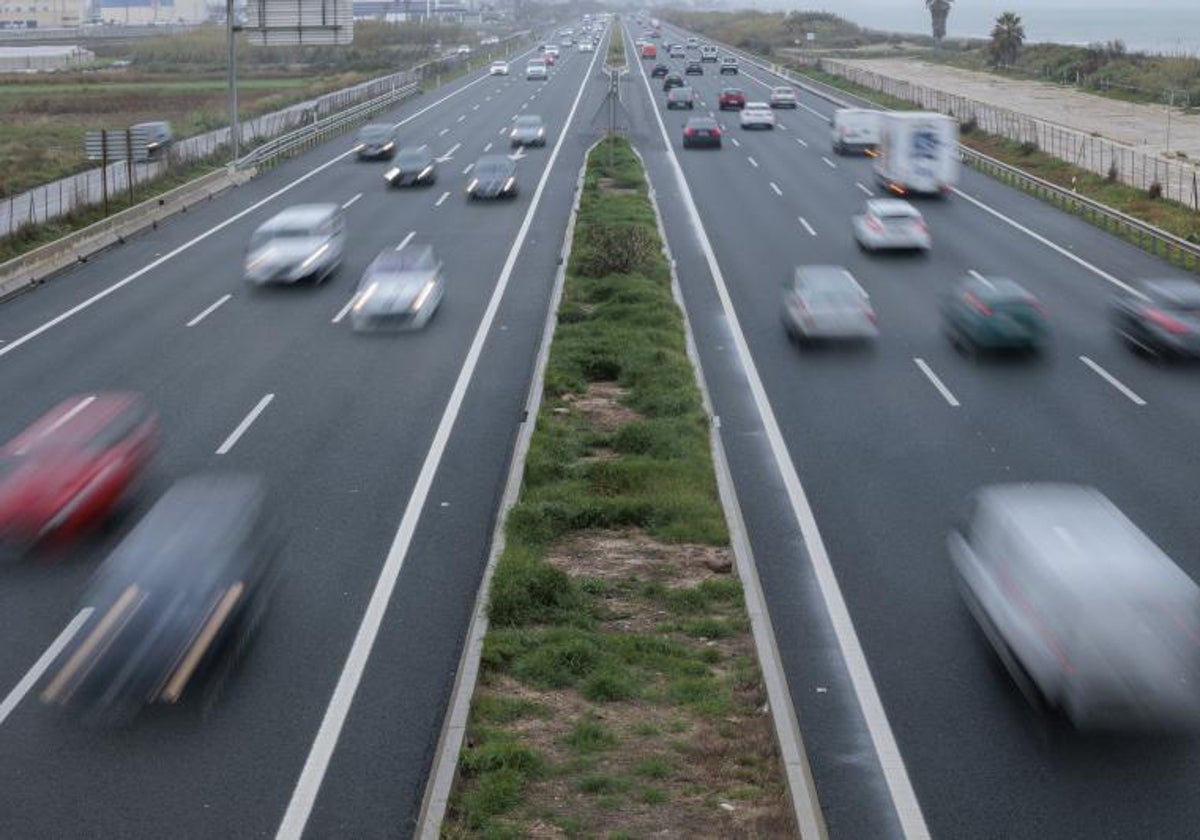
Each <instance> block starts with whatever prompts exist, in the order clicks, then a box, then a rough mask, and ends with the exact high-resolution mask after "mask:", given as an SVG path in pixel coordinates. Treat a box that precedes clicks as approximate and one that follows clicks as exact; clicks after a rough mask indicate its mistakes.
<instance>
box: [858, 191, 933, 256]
mask: <svg viewBox="0 0 1200 840" xmlns="http://www.w3.org/2000/svg"><path fill="white" fill-rule="evenodd" d="M851 225H852V227H853V228H854V239H855V241H856V242H858V245H859V247H860V248H863V249H865V250H867V251H890V250H918V251H928V250H929V249H930V248H931V247H933V241H932V240H931V238H930V236H929V228H928V227H927V226H926V225H925V219H924V217H922V216H921V213H920V211H919V210H917V208H915V207H913V206H912V205H911V204H909V203H908V202H907V201H904V200H902V199H899V198H871V199H868V200H867V202H866V204H865V205H864V206H863V212H861V213H858V214H856V215H855V216H854V217H853V219H851Z"/></svg>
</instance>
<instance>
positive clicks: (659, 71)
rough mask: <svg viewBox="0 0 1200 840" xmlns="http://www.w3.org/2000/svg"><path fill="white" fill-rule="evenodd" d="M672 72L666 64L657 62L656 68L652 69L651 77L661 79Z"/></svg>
mask: <svg viewBox="0 0 1200 840" xmlns="http://www.w3.org/2000/svg"><path fill="white" fill-rule="evenodd" d="M670 72H671V68H670V67H668V66H667V65H665V64H655V65H654V69H653V70H651V71H650V78H651V79H661V78H663V77H664V76H666V75H667V74H668V73H670Z"/></svg>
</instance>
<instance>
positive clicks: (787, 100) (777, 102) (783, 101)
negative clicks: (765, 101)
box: [770, 86, 797, 108]
mask: <svg viewBox="0 0 1200 840" xmlns="http://www.w3.org/2000/svg"><path fill="white" fill-rule="evenodd" d="M770 100H771V107H772V108H795V107H796V105H797V102H796V91H795V89H794V88H790V87H783V86H781V87H773V88H771V96H770Z"/></svg>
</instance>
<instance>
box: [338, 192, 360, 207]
mask: <svg viewBox="0 0 1200 840" xmlns="http://www.w3.org/2000/svg"><path fill="white" fill-rule="evenodd" d="M360 198H362V193H359V194H358V195H356V196H354V197H353V198H351V199H350V200H349V201H347V202H346V203H345V204H343V205H342V209H343V210H349V209H350V205H351V204H353V203H354V202H356V201H358V200H359V199H360Z"/></svg>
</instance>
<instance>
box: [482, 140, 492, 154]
mask: <svg viewBox="0 0 1200 840" xmlns="http://www.w3.org/2000/svg"><path fill="white" fill-rule="evenodd" d="M491 150H492V144H491V143H490V142H489V143H488V144H487V145H486V146H484V147H483V153H484V154H485V155H486V154H487V153H488V152H490V151H491Z"/></svg>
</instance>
